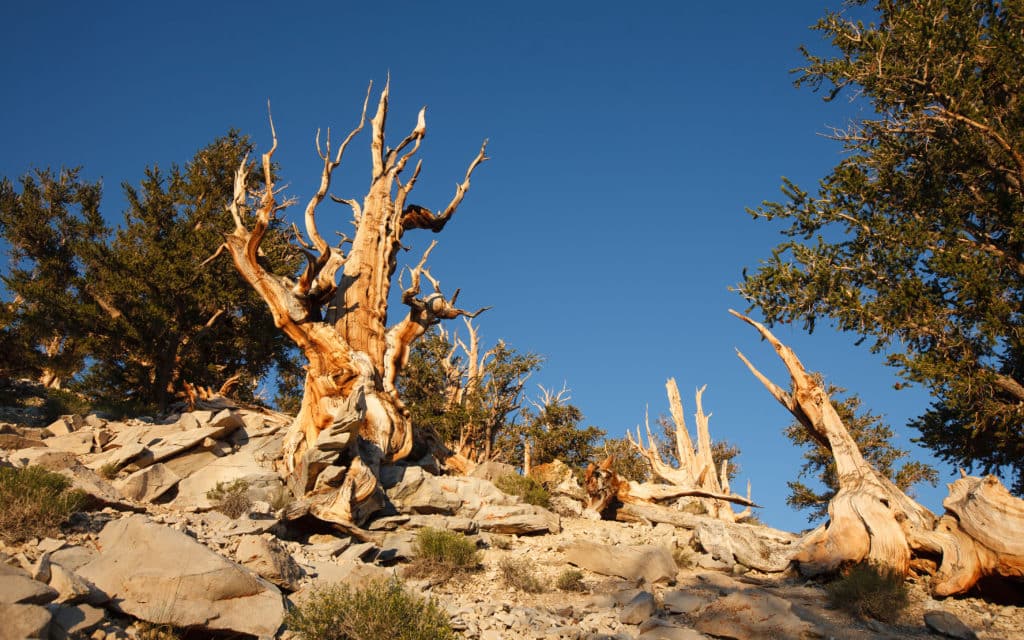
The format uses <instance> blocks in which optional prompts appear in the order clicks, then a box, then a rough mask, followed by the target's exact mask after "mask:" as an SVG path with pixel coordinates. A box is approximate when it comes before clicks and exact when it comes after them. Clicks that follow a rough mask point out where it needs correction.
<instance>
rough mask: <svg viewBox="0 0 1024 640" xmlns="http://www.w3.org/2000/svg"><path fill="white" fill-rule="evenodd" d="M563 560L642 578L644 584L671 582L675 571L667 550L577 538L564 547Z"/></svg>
mask: <svg viewBox="0 0 1024 640" xmlns="http://www.w3.org/2000/svg"><path fill="white" fill-rule="evenodd" d="M565 559H566V560H567V561H568V562H570V563H571V564H574V565H576V566H577V567H581V568H583V569H587V570H588V571H593V572H594V573H600V574H601V575H606V576H619V577H620V578H625V579H627V580H639V579H641V578H643V580H644V581H645V582H647V583H648V584H653V583H655V582H672V581H674V580H675V577H676V573H677V572H678V569H677V567H676V563H675V560H673V559H672V554H671V553H670V552H669V550H668V549H666V548H665V547H660V546H655V545H638V546H624V545H614V546H613V545H607V544H598V543H596V542H587V541H577V542H574V543H572V544H570V545H568V546H567V547H566V548H565Z"/></svg>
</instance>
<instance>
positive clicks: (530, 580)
mask: <svg viewBox="0 0 1024 640" xmlns="http://www.w3.org/2000/svg"><path fill="white" fill-rule="evenodd" d="M498 570H499V571H501V579H502V581H503V582H504V583H505V585H506V586H509V587H512V588H513V589H518V590H519V591H525V592H526V593H542V592H543V591H545V587H544V583H543V582H541V581H540V579H538V578H537V574H536V573H535V572H534V570H533V567H531V566H530V562H529V561H528V560H526V559H525V558H521V559H513V558H505V559H503V560H502V561H501V562H499V563H498Z"/></svg>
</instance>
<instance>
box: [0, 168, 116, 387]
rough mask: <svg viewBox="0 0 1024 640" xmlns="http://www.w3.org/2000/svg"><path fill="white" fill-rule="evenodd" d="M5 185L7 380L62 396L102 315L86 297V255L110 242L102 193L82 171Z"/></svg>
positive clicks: (0, 188) (2, 332) (0, 369)
mask: <svg viewBox="0 0 1024 640" xmlns="http://www.w3.org/2000/svg"><path fill="white" fill-rule="evenodd" d="M18 184H19V186H20V191H19V190H18V189H16V188H15V185H14V183H12V182H11V180H9V179H8V178H3V179H2V180H0V236H2V238H3V240H5V241H6V243H7V254H8V255H7V258H8V260H7V265H6V269H5V273H4V274H3V276H2V280H3V284H4V288H5V289H6V291H5V292H4V294H3V295H5V297H6V299H4V300H2V301H0V346H2V347H3V349H2V351H3V353H4V354H5V355H4V357H3V358H0V376H19V377H23V376H24V377H30V378H34V379H36V380H38V381H39V382H41V383H43V384H44V385H46V386H47V387H53V388H59V387H61V386H62V385H63V384H64V383H65V382H66V381H67V380H68V379H69V378H70V377H71V376H73V375H74V374H75V373H76V372H77V371H79V370H80V369H81V368H82V366H83V363H84V360H85V357H86V356H87V355H88V354H89V352H90V349H91V343H92V339H93V337H94V333H95V331H94V326H95V325H96V323H97V320H98V318H99V309H98V307H97V306H96V305H95V304H94V303H92V301H91V300H90V298H89V296H88V295H87V294H86V287H87V273H86V268H87V267H86V265H85V264H84V263H83V260H82V256H83V254H88V253H90V251H87V249H86V248H87V247H91V246H94V245H96V244H99V243H102V242H103V241H104V239H105V238H106V237H107V236H108V234H109V229H108V228H107V227H106V225H105V223H104V222H103V218H102V216H101V215H100V212H99V206H100V197H101V187H100V184H99V183H88V182H86V181H84V180H82V179H81V178H80V170H79V169H77V168H76V169H61V170H60V171H58V172H53V171H50V170H39V171H35V172H32V173H29V174H27V175H25V176H23V177H22V178H20V179H19V181H18Z"/></svg>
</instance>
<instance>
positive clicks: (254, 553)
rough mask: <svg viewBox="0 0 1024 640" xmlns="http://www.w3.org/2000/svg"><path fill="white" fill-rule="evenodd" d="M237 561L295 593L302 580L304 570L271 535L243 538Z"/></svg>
mask: <svg viewBox="0 0 1024 640" xmlns="http://www.w3.org/2000/svg"><path fill="white" fill-rule="evenodd" d="M235 559H236V560H238V561H239V562H240V563H242V564H243V565H245V566H246V567H248V568H249V569H251V570H252V571H255V572H256V573H257V574H259V575H260V576H263V577H264V578H266V579H267V580H270V581H271V582H273V583H274V584H276V585H278V586H279V587H284V588H285V589H288V590H289V591H294V590H295V589H297V588H298V587H299V580H301V579H302V569H300V568H299V565H297V564H296V563H295V560H293V559H292V557H291V556H290V555H289V554H288V552H287V551H285V549H284V547H282V546H281V543H280V542H278V541H277V538H274V537H272V536H269V535H264V536H254V535H247V536H243V537H242V538H241V539H240V540H239V542H238V549H237V550H235Z"/></svg>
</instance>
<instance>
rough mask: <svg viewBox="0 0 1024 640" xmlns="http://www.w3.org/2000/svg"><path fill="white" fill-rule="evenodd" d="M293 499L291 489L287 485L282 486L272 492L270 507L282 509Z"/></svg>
mask: <svg viewBox="0 0 1024 640" xmlns="http://www.w3.org/2000/svg"><path fill="white" fill-rule="evenodd" d="M293 500H294V497H293V496H292V493H291V491H288V489H287V487H281V488H280V489H276V490H275V491H274V492H273V493H271V494H270V496H269V502H270V508H271V509H273V510H274V511H280V510H281V509H285V508H287V507H288V505H290V504H291V503H292V501H293Z"/></svg>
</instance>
